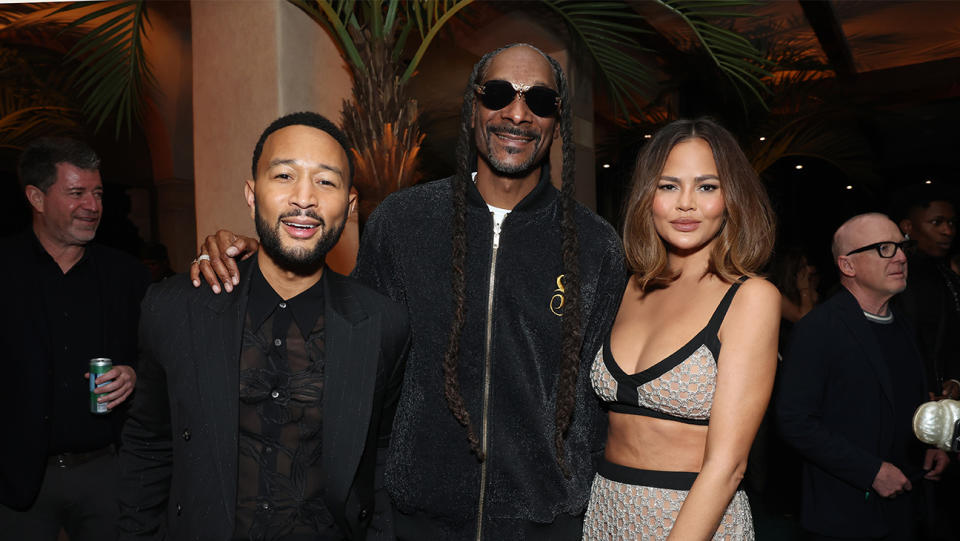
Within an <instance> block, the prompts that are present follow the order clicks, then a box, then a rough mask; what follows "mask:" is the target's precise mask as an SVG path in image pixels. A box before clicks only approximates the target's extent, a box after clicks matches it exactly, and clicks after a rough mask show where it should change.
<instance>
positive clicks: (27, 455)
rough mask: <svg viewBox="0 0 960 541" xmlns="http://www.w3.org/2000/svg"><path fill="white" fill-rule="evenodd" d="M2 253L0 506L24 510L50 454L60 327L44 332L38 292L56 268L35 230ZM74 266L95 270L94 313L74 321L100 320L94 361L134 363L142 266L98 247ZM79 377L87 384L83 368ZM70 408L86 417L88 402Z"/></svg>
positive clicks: (9, 242) (3, 246)
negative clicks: (46, 272) (46, 269)
mask: <svg viewBox="0 0 960 541" xmlns="http://www.w3.org/2000/svg"><path fill="white" fill-rule="evenodd" d="M0 253H3V254H4V257H5V258H7V259H6V263H5V264H4V265H0V283H2V284H4V287H5V289H6V291H5V292H4V295H3V299H4V300H3V303H2V305H0V329H2V332H0V351H2V352H3V356H4V364H3V366H4V373H5V374H6V375H7V377H8V380H7V381H8V385H7V388H6V389H5V390H4V391H3V392H2V393H0V397H2V398H0V407H2V411H3V412H4V421H3V431H4V434H6V436H5V441H4V444H3V445H0V504H2V505H6V506H8V507H10V508H12V509H17V510H23V509H27V508H28V507H30V506H31V505H32V504H33V502H34V499H35V498H36V496H37V492H38V491H39V490H40V484H41V481H42V479H43V475H44V470H45V469H46V467H47V459H48V455H49V454H50V451H49V449H48V446H49V444H50V439H49V438H50V431H51V427H52V423H55V422H57V419H55V418H53V417H54V416H53V412H52V411H51V409H52V400H53V393H55V392H56V389H54V388H53V383H52V382H53V375H52V374H53V370H54V366H53V364H52V363H53V360H52V359H53V353H52V352H51V351H50V348H51V347H53V346H52V344H51V340H49V339H48V337H50V336H53V333H58V332H60V333H62V332H63V329H56V328H49V324H48V317H47V314H46V313H45V309H44V302H40V301H41V299H42V295H43V292H42V291H38V288H37V285H38V284H37V281H38V277H39V276H41V275H42V272H43V271H42V269H43V266H44V265H46V266H51V265H53V266H55V265H56V264H55V263H54V262H53V260H52V259H50V256H49V255H47V254H46V252H44V251H43V247H42V246H41V245H40V243H39V242H38V241H37V239H36V237H35V236H34V234H33V231H32V230H30V229H27V230H26V231H24V232H22V233H20V234H18V235H15V236H12V237H9V238H7V239H3V240H0ZM78 264H92V265H94V271H95V274H96V275H97V280H98V285H99V291H100V292H101V295H100V306H99V310H98V311H95V310H93V309H92V308H91V312H89V313H86V314H75V317H96V318H101V320H102V322H101V327H102V336H101V337H100V340H101V343H102V345H103V349H102V350H101V351H100V352H99V353H98V355H99V356H103V357H109V358H111V359H113V361H114V363H115V364H118V365H120V364H135V362H136V359H137V318H138V315H139V311H140V299H142V298H143V294H144V291H146V288H147V286H148V285H149V283H150V280H149V275H148V274H147V270H146V268H144V267H143V266H142V265H140V263H139V262H138V261H137V260H136V259H134V258H133V257H131V256H129V255H127V254H125V253H123V252H119V251H117V250H114V249H112V248H108V247H106V246H101V245H98V244H96V243H91V244H89V245H87V247H86V254H85V256H84V259H83V260H81V263H78ZM56 270H57V271H59V269H56ZM57 315H59V314H57ZM80 361H83V359H80ZM77 374H78V375H77V378H78V380H79V381H80V382H81V383H85V382H84V380H83V379H81V378H82V374H83V368H82V367H78V372H77ZM76 408H77V410H78V411H79V412H85V411H87V410H88V409H89V402H86V401H83V402H80V403H78V404H77V405H76ZM123 409H126V408H125V407H124V408H123ZM108 420H109V422H111V423H112V424H113V426H114V429H115V430H114V434H115V436H116V438H117V440H119V434H120V427H121V425H122V423H123V412H122V411H118V412H114V413H111V414H109V416H108Z"/></svg>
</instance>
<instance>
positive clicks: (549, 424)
mask: <svg viewBox="0 0 960 541" xmlns="http://www.w3.org/2000/svg"><path fill="white" fill-rule="evenodd" d="M570 103H571V102H570V98H569V96H568V86H567V81H566V78H565V76H564V73H563V70H562V69H561V67H560V65H559V64H558V63H557V62H556V61H555V60H553V59H552V58H550V57H549V56H547V55H546V54H544V53H543V52H541V51H539V50H538V49H536V48H534V47H532V46H530V45H526V44H514V45H509V46H507V47H504V48H502V49H498V50H496V51H493V52H491V53H488V54H486V55H484V56H483V58H481V59H480V61H479V62H478V63H477V64H476V66H474V69H473V72H472V73H471V75H470V80H469V82H468V85H467V88H466V91H465V93H464V101H463V107H462V111H461V124H460V131H459V140H458V145H457V172H456V174H455V175H454V176H453V177H450V178H447V179H443V180H439V181H436V182H430V183H427V184H421V185H418V186H416V187H413V188H410V189H407V190H403V191H401V192H397V193H395V194H393V195H391V196H390V197H388V198H387V199H386V200H384V202H383V203H381V204H380V206H379V207H378V208H377V210H376V211H375V212H374V213H373V214H372V215H371V217H370V219H369V221H368V222H367V224H366V228H365V230H364V235H363V238H362V239H361V244H360V255H359V259H358V263H357V268H356V270H355V274H356V275H357V276H358V277H359V278H360V279H361V280H362V281H364V282H365V283H367V284H369V285H371V286H373V287H374V288H376V289H378V290H380V291H381V292H383V293H385V294H386V295H388V296H389V297H391V298H393V299H394V300H396V301H398V302H400V303H402V304H404V305H405V306H406V307H407V311H408V314H409V318H410V327H411V349H410V353H409V356H408V360H407V372H406V375H405V378H404V383H403V392H402V395H401V398H400V404H399V405H398V410H397V415H396V420H395V424H394V432H393V439H392V441H391V452H390V459H389V464H388V465H387V473H386V482H387V488H388V489H389V492H390V494H391V496H392V497H393V500H394V504H395V505H396V507H397V511H398V512H397V513H395V524H394V527H395V533H396V535H397V537H398V538H399V539H478V540H479V539H549V540H563V539H579V538H580V535H581V529H582V515H583V512H584V510H585V508H586V504H587V499H588V496H589V490H590V482H591V479H592V476H593V473H594V469H595V468H594V465H595V459H596V458H598V456H599V454H600V452H601V450H602V445H603V436H604V433H605V421H604V418H603V412H602V410H601V408H600V405H599V403H598V402H597V400H596V399H595V398H594V397H593V396H592V395H591V393H590V384H589V381H588V372H589V371H588V369H587V368H588V367H589V363H590V362H591V361H592V356H593V353H595V352H596V351H597V350H598V349H599V347H600V345H601V340H602V338H601V336H602V331H603V330H604V328H605V327H606V325H607V322H609V321H610V319H611V316H612V315H613V313H614V312H615V310H616V308H617V302H618V300H619V297H620V292H621V291H622V289H623V285H624V283H625V278H626V274H625V269H624V265H623V254H622V249H621V247H620V241H619V239H618V237H617V235H616V234H615V233H614V231H613V229H612V228H611V227H610V226H609V224H607V223H606V222H604V221H603V220H602V219H600V218H599V217H597V216H596V215H595V214H593V213H592V212H590V211H589V210H587V209H586V208H584V207H583V206H581V205H579V204H578V203H577V202H576V201H574V199H573V183H574V179H573V166H574V164H573V155H574V147H573V140H572V127H571V111H570V107H569V104H570ZM557 137H560V139H561V141H562V145H563V167H562V171H561V173H560V176H561V180H562V182H561V185H562V188H561V190H559V191H558V190H557V189H555V188H554V187H553V185H552V184H551V182H550V168H549V164H548V154H549V149H550V145H551V143H552V141H553V140H554V139H556V138H557ZM219 239H220V245H219V246H217V239H216V238H214V237H210V238H208V241H207V243H206V245H205V247H204V252H207V251H209V252H210V254H209V255H210V256H212V257H213V258H214V265H210V263H208V262H203V268H202V269H201V268H199V266H198V267H194V269H192V274H193V276H194V279H195V281H196V284H197V285H199V276H200V273H201V271H202V272H203V274H204V276H205V277H206V279H207V280H208V281H212V280H213V279H214V273H215V272H219V274H220V276H221V277H223V278H227V279H229V277H230V270H229V269H228V267H227V265H232V261H228V260H227V259H228V258H227V256H226V254H227V253H228V252H227V249H228V246H232V249H229V254H230V255H231V256H235V255H237V254H239V253H240V252H241V251H243V250H244V249H246V248H248V247H249V246H250V245H251V242H250V240H249V239H240V240H239V241H237V242H234V243H233V244H232V245H231V244H230V243H229V242H228V241H230V240H232V239H233V237H232V235H231V234H228V233H226V232H221V233H220V234H219ZM221 254H224V255H223V256H222V257H221ZM214 267H216V268H214ZM229 283H230V282H229V281H226V282H225V287H226V284H229Z"/></svg>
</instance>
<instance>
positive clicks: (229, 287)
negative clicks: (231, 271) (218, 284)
mask: <svg viewBox="0 0 960 541" xmlns="http://www.w3.org/2000/svg"><path fill="white" fill-rule="evenodd" d="M223 289H224V290H225V291H226V292H227V293H230V292H231V291H233V286H232V285H230V282H224V283H223Z"/></svg>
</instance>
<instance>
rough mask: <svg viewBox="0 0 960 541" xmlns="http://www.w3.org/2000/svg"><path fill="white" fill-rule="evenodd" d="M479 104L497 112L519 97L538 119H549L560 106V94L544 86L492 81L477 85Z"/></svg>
mask: <svg viewBox="0 0 960 541" xmlns="http://www.w3.org/2000/svg"><path fill="white" fill-rule="evenodd" d="M477 94H479V95H480V103H482V104H483V106H484V107H486V108H487V109H490V110H491V111H499V110H500V109H503V108H504V107H506V106H508V105H510V104H511V103H513V100H514V98H516V97H517V96H520V97H521V98H523V100H524V101H525V102H526V103H527V107H529V108H530V112H532V113H533V114H535V115H537V116H539V117H543V118H546V117H550V116H553V115H555V114H556V113H557V108H558V107H559V106H560V94H558V93H557V91H556V90H554V89H552V88H550V87H546V86H539V85H538V86H520V85H515V84H513V83H511V82H509V81H501V80H499V79H494V80H492V81H487V82H485V83H483V84H482V85H477Z"/></svg>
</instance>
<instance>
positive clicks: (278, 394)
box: [270, 389, 280, 398]
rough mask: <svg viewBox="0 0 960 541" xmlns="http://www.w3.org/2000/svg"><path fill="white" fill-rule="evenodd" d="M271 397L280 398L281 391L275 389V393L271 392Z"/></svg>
mask: <svg viewBox="0 0 960 541" xmlns="http://www.w3.org/2000/svg"><path fill="white" fill-rule="evenodd" d="M270 396H272V397H273V398H279V397H280V391H277V390H276V389H274V390H273V391H270Z"/></svg>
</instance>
